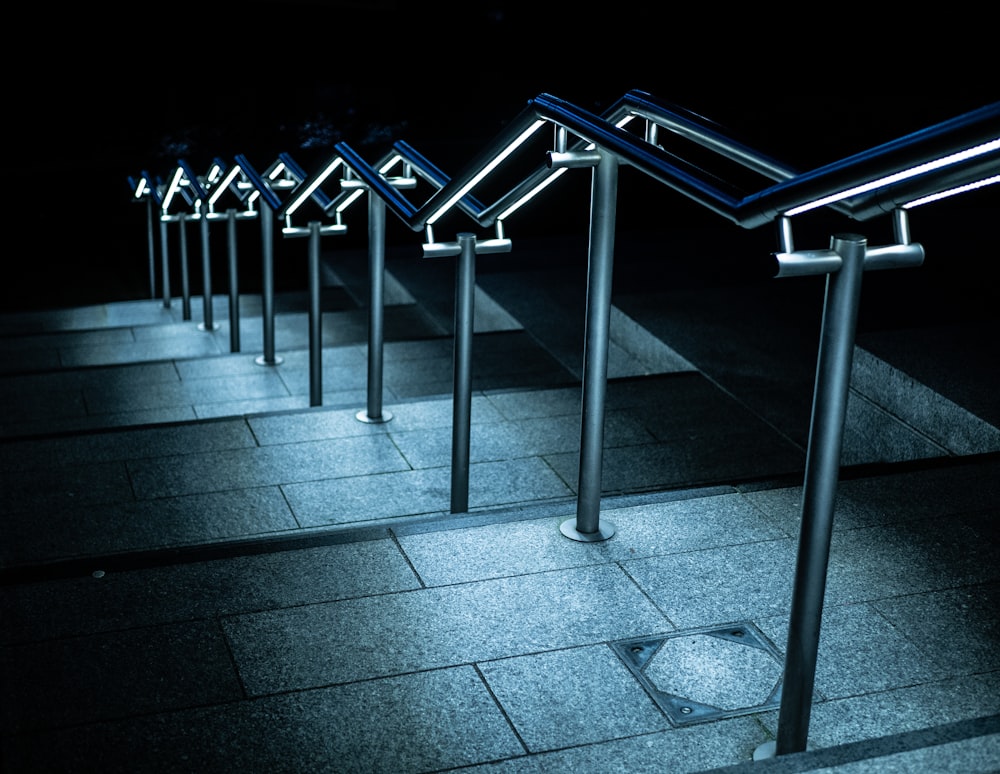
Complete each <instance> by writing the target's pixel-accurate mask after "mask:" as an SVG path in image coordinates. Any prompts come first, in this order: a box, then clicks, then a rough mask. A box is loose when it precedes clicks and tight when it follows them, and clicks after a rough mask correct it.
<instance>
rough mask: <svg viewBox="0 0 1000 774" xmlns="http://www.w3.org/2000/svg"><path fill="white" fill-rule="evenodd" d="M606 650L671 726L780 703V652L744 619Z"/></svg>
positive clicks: (614, 645) (624, 642)
mask: <svg viewBox="0 0 1000 774" xmlns="http://www.w3.org/2000/svg"><path fill="white" fill-rule="evenodd" d="M611 648H612V649H613V650H614V651H615V653H617V654H618V657H619V658H621V660H622V661H624V662H625V665H626V666H627V667H628V668H629V669H630V670H631V672H632V674H634V675H635V676H636V678H637V679H638V680H639V682H640V683H642V685H643V687H644V688H645V689H646V691H647V692H648V693H649V695H650V696H652V697H653V701H655V702H656V703H657V705H659V707H660V709H662V710H663V712H664V713H665V714H666V716H667V718H668V719H669V720H670V722H671V723H672V724H673V725H675V726H690V725H693V724H695V723H705V722H708V721H710V720H720V719H722V718H730V717H735V716H737V715H748V714H750V713H753V712H762V711H764V710H772V709H778V707H779V705H780V702H781V677H782V672H783V671H784V664H783V660H782V658H781V654H780V653H779V652H778V650H777V648H775V647H774V645H772V644H771V642H770V641H769V640H768V639H767V637H765V636H764V634H763V633H762V632H761V631H760V630H759V629H758V628H757V627H756V626H754V625H753V624H752V623H749V622H747V623H736V624H729V625H727V626H718V627H710V628H703V629H692V630H688V631H683V632H675V633H673V634H669V635H665V636H663V637H655V638H646V639H637V640H621V641H618V642H612V643H611Z"/></svg>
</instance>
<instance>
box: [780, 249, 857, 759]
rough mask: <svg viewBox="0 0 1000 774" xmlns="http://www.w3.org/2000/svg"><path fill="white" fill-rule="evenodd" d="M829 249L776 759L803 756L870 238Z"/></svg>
mask: <svg viewBox="0 0 1000 774" xmlns="http://www.w3.org/2000/svg"><path fill="white" fill-rule="evenodd" d="M831 248H832V249H833V251H834V252H836V253H837V254H838V255H840V256H841V258H842V259H843V264H842V266H841V268H840V270H839V271H837V272H836V273H835V274H830V275H828V276H827V284H826V298H825V300H824V304H823V324H822V331H821V336H820V348H819V355H818V358H817V366H816V385H815V388H814V391H813V407H812V418H811V420H810V428H809V445H808V448H807V451H806V469H805V482H804V487H803V493H802V527H801V531H800V534H799V548H798V558H797V560H796V567H795V586H794V588H793V591H792V604H791V619H790V621H789V626H788V646H787V648H786V650H785V673H784V680H783V683H782V689H781V690H782V695H781V709H780V713H779V716H778V735H777V739H776V742H775V752H776V754H778V755H783V754H785V753H794V752H802V751H804V750H805V749H806V741H807V738H808V731H809V715H810V711H811V707H812V698H813V684H814V681H815V676H816V655H817V651H818V649H819V634H820V619H821V616H822V612H823V596H824V594H825V589H826V573H827V564H828V562H829V558H830V537H831V533H832V530H833V511H834V500H835V498H836V492H837V483H838V478H839V470H840V455H841V449H842V446H843V439H844V422H845V419H846V417H847V401H848V389H849V387H850V380H851V366H852V364H853V360H854V340H855V334H856V331H857V319H858V306H859V303H860V297H861V278H862V275H863V273H864V260H865V252H866V240H865V239H864V237H861V236H857V235H855V234H841V235H836V236H834V237H832V239H831Z"/></svg>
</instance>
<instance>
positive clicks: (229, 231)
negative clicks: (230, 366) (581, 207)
mask: <svg viewBox="0 0 1000 774" xmlns="http://www.w3.org/2000/svg"><path fill="white" fill-rule="evenodd" d="M226 244H227V246H228V247H229V351H230V352H239V351H240V283H239V266H238V263H237V260H236V210H234V209H232V208H231V207H230V208H229V209H228V210H226Z"/></svg>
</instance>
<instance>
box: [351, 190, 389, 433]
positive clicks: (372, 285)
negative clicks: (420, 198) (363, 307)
mask: <svg viewBox="0 0 1000 774" xmlns="http://www.w3.org/2000/svg"><path fill="white" fill-rule="evenodd" d="M384 287H385V200H383V199H382V197H381V196H375V195H373V194H372V193H370V192H369V194H368V404H367V408H366V409H365V410H364V411H359V412H358V413H357V415H356V416H357V418H358V419H359V420H360V421H362V422H371V423H379V422H388V421H389V420H390V419H392V413H391V412H389V411H384V410H383V409H382V365H383V351H382V350H383V346H382V345H383V343H384V340H385V332H384V326H383V320H384V315H385V300H384V295H385V294H384Z"/></svg>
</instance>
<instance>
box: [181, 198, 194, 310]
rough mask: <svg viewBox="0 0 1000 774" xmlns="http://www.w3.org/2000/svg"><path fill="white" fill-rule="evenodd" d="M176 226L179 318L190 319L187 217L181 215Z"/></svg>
mask: <svg viewBox="0 0 1000 774" xmlns="http://www.w3.org/2000/svg"><path fill="white" fill-rule="evenodd" d="M178 225H179V228H180V232H181V310H182V314H181V317H182V318H183V319H184V320H190V319H191V284H190V282H189V281H188V250H187V215H185V214H184V213H181V215H180V219H179V220H178Z"/></svg>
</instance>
